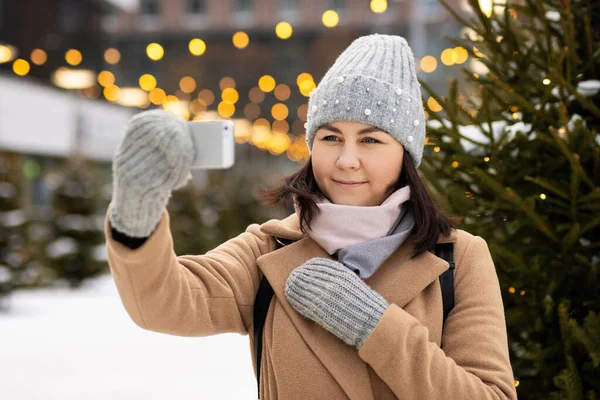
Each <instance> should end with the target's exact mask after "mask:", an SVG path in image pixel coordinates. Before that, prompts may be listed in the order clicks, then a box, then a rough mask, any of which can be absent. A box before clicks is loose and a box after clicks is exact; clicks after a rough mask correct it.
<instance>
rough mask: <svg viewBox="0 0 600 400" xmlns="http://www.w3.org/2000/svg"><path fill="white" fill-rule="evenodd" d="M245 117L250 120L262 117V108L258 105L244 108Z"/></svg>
mask: <svg viewBox="0 0 600 400" xmlns="http://www.w3.org/2000/svg"><path fill="white" fill-rule="evenodd" d="M244 116H245V117H246V118H248V119H249V120H254V119H256V118H258V117H259V116H260V106H259V105H258V104H254V103H249V104H246V107H244Z"/></svg>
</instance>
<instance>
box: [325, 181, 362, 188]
mask: <svg viewBox="0 0 600 400" xmlns="http://www.w3.org/2000/svg"><path fill="white" fill-rule="evenodd" d="M332 181H334V182H335V183H336V184H338V185H339V186H341V187H345V188H353V187H357V186H360V185H362V184H363V183H365V182H357V181H338V180H335V179H332Z"/></svg>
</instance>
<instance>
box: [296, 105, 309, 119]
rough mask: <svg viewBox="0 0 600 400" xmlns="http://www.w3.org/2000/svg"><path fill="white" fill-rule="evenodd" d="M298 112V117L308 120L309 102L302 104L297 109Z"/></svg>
mask: <svg viewBox="0 0 600 400" xmlns="http://www.w3.org/2000/svg"><path fill="white" fill-rule="evenodd" d="M297 113H298V118H300V121H306V119H307V117H308V104H306V103H305V104H302V105H300V106H299V107H298V110H297Z"/></svg>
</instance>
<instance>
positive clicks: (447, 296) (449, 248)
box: [435, 243, 454, 326]
mask: <svg viewBox="0 0 600 400" xmlns="http://www.w3.org/2000/svg"><path fill="white" fill-rule="evenodd" d="M435 254H436V255H437V256H438V257H440V258H442V259H444V260H445V261H447V262H448V264H450V267H449V268H448V269H447V270H446V271H444V273H443V274H441V275H440V287H441V289H442V304H443V307H444V319H443V320H442V321H443V322H442V326H443V323H444V322H446V318H447V317H448V314H450V311H451V310H452V308H453V307H454V243H438V244H437V245H436V246H435Z"/></svg>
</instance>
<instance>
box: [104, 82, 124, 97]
mask: <svg viewBox="0 0 600 400" xmlns="http://www.w3.org/2000/svg"><path fill="white" fill-rule="evenodd" d="M120 96H121V89H120V88H119V87H118V86H117V85H108V86H107V87H105V88H104V97H106V100H108V101H117V100H119V97H120Z"/></svg>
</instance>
